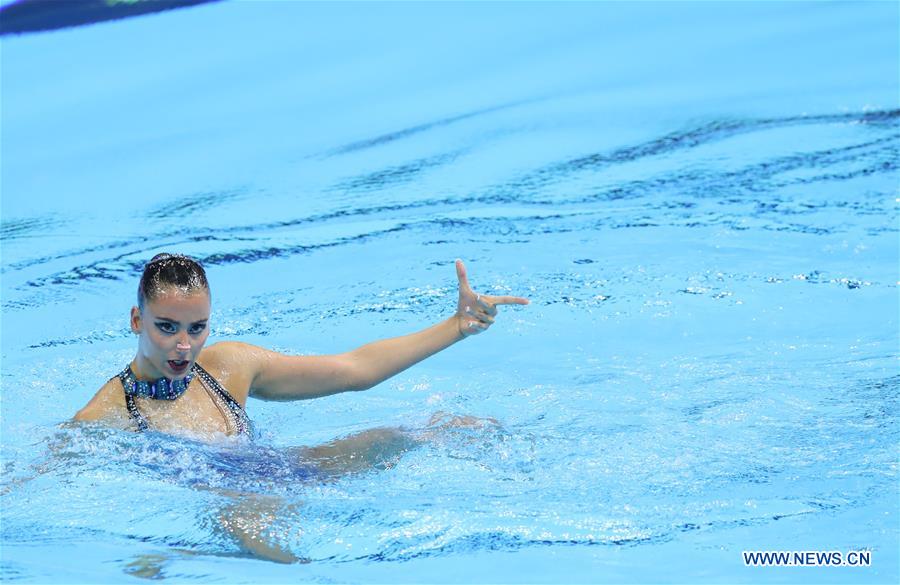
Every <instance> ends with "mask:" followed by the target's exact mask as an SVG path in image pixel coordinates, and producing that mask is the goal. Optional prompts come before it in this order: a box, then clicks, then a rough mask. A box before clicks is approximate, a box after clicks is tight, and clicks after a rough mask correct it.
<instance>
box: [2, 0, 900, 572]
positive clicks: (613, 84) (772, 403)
mask: <svg viewBox="0 0 900 585" xmlns="http://www.w3.org/2000/svg"><path fill="white" fill-rule="evenodd" d="M898 10H900V9H898V5H897V4H896V3H893V2H875V3H866V2H854V3H815V2H809V3H792V2H791V3H788V2H771V3H768V2H767V3H758V4H757V3H724V2H720V3H713V2H710V3H675V2H673V3H636V4H624V3H571V4H570V3H563V4H558V3H557V4H542V3H527V4H509V3H499V4H493V3H465V4H424V3H398V4H380V3H364V4H351V3H337V4H316V3H300V2H252V3H241V2H222V3H213V4H208V5H203V6H199V7H195V8H190V9H183V10H174V11H170V12H165V13H160V14H151V15H146V16H141V17H137V18H131V19H127V20H120V21H114V22H108V23H103V24H97V25H93V26H84V27H78V28H73V29H67V30H60V31H54V32H50V33H41V34H34V35H25V36H21V37H4V39H3V41H2V46H0V49H2V240H0V241H2V393H0V400H2V411H0V413H2V414H0V416H2V419H0V420H2V430H0V432H2V434H0V439H2V474H3V475H2V480H3V488H2V496H0V497H2V529H0V530H2V548H0V576H2V579H3V580H4V581H6V580H9V581H21V582H54V583H72V582H126V581H132V582H138V581H140V580H142V579H145V578H165V579H169V580H172V581H176V582H227V583H287V582H292V583H296V582H353V583H357V582H378V583H398V582H404V583H405V582H415V583H439V582H440V583H444V582H449V583H455V582H478V583H482V582H490V583H499V582H504V583H506V582H509V583H576V582H577V583H581V582H631V583H645V582H662V581H665V582H707V583H709V582H715V583H720V582H779V583H783V582H810V581H815V582H840V583H844V582H847V583H896V582H897V581H898V580H900V559H898V549H900V546H898V544H900V543H898V540H900V527H898V488H900V484H898V390H900V372H898V361H897V359H898V353H900V352H898V312H900V307H898V280H900V278H898V276H900V275H898V207H900V205H898V202H900V189H898V178H900V173H898V160H900V156H898V154H900V104H898V90H900V87H898V85H900V83H898V75H897V72H898V54H900V50H898V49H900V40H898V26H897V24H898V18H900V14H898ZM164 250H165V251H180V252H184V253H188V254H192V255H194V256H196V257H198V258H200V259H201V260H202V261H203V262H204V263H205V265H206V266H207V270H208V274H209V277H210V281H211V284H212V288H213V302H214V305H213V328H212V337H211V340H210V342H213V341H216V340H222V339H239V340H243V341H247V342H250V343H256V344H259V345H263V346H266V347H270V348H273V349H276V350H279V351H284V352H288V353H302V354H307V353H331V352H341V351H345V350H348V349H350V348H353V347H355V346H357V345H359V344H362V343H364V342H368V341H371V340H374V339H378V338H383V337H388V336H393V335H400V334H404V333H408V332H411V331H414V330H417V329H420V328H423V327H425V326H427V325H429V324H431V323H433V322H435V321H437V320H439V319H443V318H445V317H447V316H449V315H450V314H451V312H452V311H453V308H454V303H455V294H456V290H455V275H454V270H453V264H452V263H453V260H454V259H455V258H457V257H460V258H463V259H464V260H466V262H467V265H468V268H469V273H470V278H471V281H472V283H473V286H474V287H475V288H476V289H478V290H481V291H485V292H503V293H505V292H509V293H510V294H520V295H524V296H528V297H530V298H531V300H532V304H531V305H530V306H527V307H515V308H507V309H505V310H504V311H502V313H501V316H500V319H499V320H498V322H497V324H496V325H495V326H494V327H493V328H492V329H491V331H489V332H488V333H487V334H485V335H482V336H478V337H476V338H472V339H469V340H466V341H465V342H463V343H461V344H458V345H456V346H454V347H452V348H450V349H448V350H447V351H445V352H443V353H442V354H439V355H438V356H435V357H433V358H431V359H430V360H428V361H426V362H423V363H422V364H419V365H417V366H415V367H414V368H412V369H410V370H408V371H406V372H404V373H402V374H400V375H398V376H397V377H396V378H394V379H392V380H390V381H388V382H385V383H383V384H381V385H380V386H378V387H376V388H374V389H372V390H369V391H367V392H365V393H359V394H352V395H337V396H333V397H329V398H323V399H319V400H315V401H309V402H300V403H265V402H259V401H250V403H249V404H248V410H249V413H250V415H251V417H252V418H253V419H254V421H255V424H256V427H257V429H258V433H259V437H258V438H257V440H256V441H255V443H254V445H253V446H247V445H241V444H237V445H235V444H224V445H204V444H200V443H195V442H192V441H190V440H187V439H175V438H166V437H162V436H159V435H154V434H147V435H134V434H132V433H126V432H121V431H115V430H108V429H98V428H93V427H90V426H87V427H84V426H74V427H73V426H69V425H63V426H60V424H61V423H63V422H64V421H66V420H67V419H68V418H70V417H71V416H72V415H73V414H74V412H75V411H76V410H78V409H79V408H81V407H82V406H83V405H84V404H85V403H86V402H87V400H88V399H89V398H90V397H91V396H92V395H93V393H94V392H95V391H96V389H97V388H99V386H100V385H101V384H102V383H103V382H104V381H105V380H107V379H108V378H109V377H111V376H113V375H114V374H116V373H117V372H118V371H119V370H120V369H121V367H122V366H123V365H124V364H125V363H127V361H128V360H129V359H130V358H131V357H132V356H133V352H134V339H133V338H132V336H131V334H130V332H129V331H128V329H127V314H128V310H129V309H130V307H131V304H132V303H133V296H134V292H135V289H136V285H137V278H138V275H139V271H140V268H141V266H142V264H143V262H145V261H146V260H147V259H149V258H150V257H151V256H152V255H153V254H155V253H157V252H159V251H164ZM438 411H444V412H449V413H454V414H470V415H475V416H485V417H486V416H489V417H494V418H496V419H498V420H500V421H501V422H502V424H503V428H502V429H482V430H478V429H462V430H458V431H455V432H449V433H445V434H443V435H441V436H440V437H439V438H438V439H436V440H434V441H433V442H431V443H430V444H428V445H426V446H423V447H420V448H418V449H415V450H413V451H411V452H409V453H407V454H406V455H405V456H403V457H402V458H400V459H399V460H398V461H396V464H395V465H394V466H393V467H391V468H389V469H384V470H378V471H372V472H370V473H362V474H355V475H351V476H346V477H337V478H316V477H315V476H310V474H309V473H307V471H308V470H305V469H303V468H302V467H298V466H296V464H295V463H294V462H293V461H292V460H291V458H290V454H291V453H292V451H291V448H293V447H298V446H303V445H316V444H319V443H323V442H327V441H330V440H332V439H334V438H335V437H341V436H346V435H349V434H351V433H354V432H358V431H363V430H366V429H371V428H375V427H405V428H408V429H412V430H417V429H421V428H423V427H424V426H425V425H426V424H427V422H428V420H429V418H430V417H431V416H432V414H433V413H435V412H438ZM38 472H40V473H38ZM229 493H239V494H243V496H241V497H243V498H245V499H246V498H250V499H253V498H256V499H258V501H263V502H267V503H268V504H271V505H272V507H273V510H275V512H274V513H273V514H274V516H275V518H276V519H275V522H274V524H273V525H272V528H271V537H272V538H273V539H275V540H277V541H278V542H280V543H281V544H282V545H283V546H285V547H288V548H289V549H290V550H292V551H294V553H295V554H296V555H297V556H299V557H303V558H304V559H307V560H308V561H309V562H307V563H301V564H292V565H279V564H275V563H271V562H267V561H262V560H258V559H254V558H250V557H248V556H246V555H242V554H240V549H239V548H238V546H237V545H236V544H235V543H234V542H232V541H231V540H230V539H229V538H227V537H226V536H223V535H222V534H221V532H220V531H218V530H216V528H215V525H216V522H217V520H216V519H217V517H218V516H219V515H221V514H223V513H225V511H227V510H228V509H229V507H230V506H233V505H234V502H235V500H234V498H233V497H231V496H229V495H228V494H229ZM861 549H865V550H868V551H871V559H872V563H871V566H869V567H830V568H829V567H819V568H799V567H768V568H758V567H757V568H753V567H746V566H744V563H743V560H742V556H741V552H742V551H749V550H790V551H796V550H827V551H841V552H844V553H846V552H848V551H855V550H861Z"/></svg>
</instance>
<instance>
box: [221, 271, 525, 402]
mask: <svg viewBox="0 0 900 585" xmlns="http://www.w3.org/2000/svg"><path fill="white" fill-rule="evenodd" d="M456 275H457V278H458V279H459V301H458V303H457V308H456V313H455V314H454V315H453V316H452V317H450V318H449V319H446V320H445V321H441V322H440V323H437V324H436V325H432V326H431V327H429V328H427V329H424V330H422V331H419V332H417V333H412V334H410V335H404V336H402V337H394V338H391V339H383V340H381V341H376V342H373V343H369V344H367V345H363V346H362V347H359V348H357V349H355V350H353V351H350V352H347V353H343V354H339V355H327V356H286V355H282V354H279V353H275V352H271V351H268V350H265V349H263V348H259V347H255V346H248V345H246V344H239V345H240V346H242V348H243V352H244V353H245V356H243V357H242V360H243V363H245V364H246V363H249V364H251V367H252V369H253V379H252V382H251V384H250V395H251V396H255V397H257V398H262V399H264V400H302V399H306V398H317V397H319V396H327V395H329V394H336V393H338V392H346V391H349V390H366V389H368V388H371V387H372V386H375V385H376V384H379V383H380V382H383V381H384V380H387V379H388V378H390V377H391V376H394V375H395V374H398V373H400V372H402V371H403V370H405V369H407V368H409V367H410V366H412V365H414V364H416V363H418V362H420V361H422V360H424V359H425V358H427V357H429V356H431V355H434V354H435V353H437V352H439V351H441V350H443V349H446V348H447V347H449V346H451V345H453V344H454V343H456V342H457V341H460V340H462V339H464V338H466V337H468V336H470V335H475V334H478V333H481V332H483V331H486V330H487V329H488V328H489V327H490V326H491V325H492V324H493V323H494V317H495V316H496V315H497V306H498V305H527V304H528V302H529V301H528V299H525V298H522V297H513V296H494V295H485V294H477V293H476V292H475V291H473V290H472V287H471V286H469V279H468V277H467V275H466V268H465V266H464V265H463V263H462V260H457V261H456Z"/></svg>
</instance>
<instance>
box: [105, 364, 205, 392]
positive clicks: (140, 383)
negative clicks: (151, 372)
mask: <svg viewBox="0 0 900 585" xmlns="http://www.w3.org/2000/svg"><path fill="white" fill-rule="evenodd" d="M194 365H196V364H194ZM193 377H194V369H193V368H191V371H190V372H188V375H187V376H185V377H184V378H181V379H180V380H170V379H168V378H160V379H159V380H156V381H155V382H148V381H146V380H138V379H137V377H136V376H135V375H134V371H132V369H131V364H128V365H127V366H125V369H124V370H122V372H121V373H120V374H119V379H120V380H122V387H124V388H125V394H128V395H131V396H144V397H147V398H153V399H155V400H175V399H176V398H178V397H179V396H181V395H182V394H184V391H185V390H187V387H188V385H189V384H190V383H191V380H192V379H193Z"/></svg>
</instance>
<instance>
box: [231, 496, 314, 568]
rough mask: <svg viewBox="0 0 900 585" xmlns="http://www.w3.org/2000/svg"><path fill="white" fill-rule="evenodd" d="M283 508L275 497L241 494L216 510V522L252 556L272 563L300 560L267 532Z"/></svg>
mask: <svg viewBox="0 0 900 585" xmlns="http://www.w3.org/2000/svg"><path fill="white" fill-rule="evenodd" d="M283 508H284V505H283V502H282V501H281V499H279V498H275V497H266V496H260V495H257V494H245V495H243V496H242V497H240V498H239V499H235V500H234V502H233V503H232V504H229V505H228V506H226V507H225V508H223V509H222V510H221V511H220V513H219V518H218V520H219V526H220V527H221V528H222V529H223V530H225V532H226V533H228V535H229V536H231V537H232V538H234V540H236V541H237V543H238V544H239V545H240V546H241V548H242V549H244V551H246V552H248V553H250V554H251V555H253V556H255V557H259V558H261V559H265V560H267V561H274V562H276V563H296V562H303V559H301V558H299V557H297V556H296V555H294V553H292V552H291V551H290V550H289V549H288V548H286V547H284V546H282V545H281V544H279V543H278V541H277V539H276V538H275V535H273V534H272V533H271V526H272V524H273V523H274V522H275V520H277V519H278V517H279V513H280V512H281V511H282V509H283Z"/></svg>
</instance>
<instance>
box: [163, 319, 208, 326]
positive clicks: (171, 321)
mask: <svg viewBox="0 0 900 585" xmlns="http://www.w3.org/2000/svg"><path fill="white" fill-rule="evenodd" d="M156 320H157V321H168V322H169V323H178V320H177V319H170V318H169V317H157V318H156ZM207 321H209V319H208V318H207V319H200V320H199V321H194V322H192V323H191V325H199V324H200V323H206V322H207Z"/></svg>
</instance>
